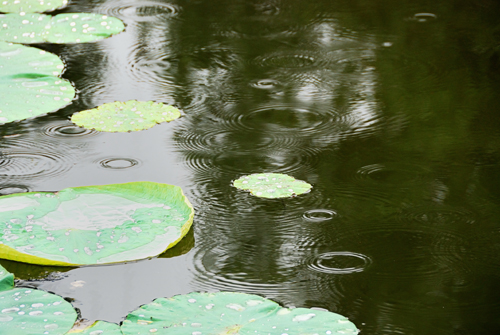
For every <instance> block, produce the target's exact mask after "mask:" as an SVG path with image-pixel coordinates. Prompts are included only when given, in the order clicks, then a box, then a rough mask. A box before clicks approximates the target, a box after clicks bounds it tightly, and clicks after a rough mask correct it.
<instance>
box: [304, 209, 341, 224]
mask: <svg viewBox="0 0 500 335" xmlns="http://www.w3.org/2000/svg"><path fill="white" fill-rule="evenodd" d="M336 216H338V214H337V213H336V212H335V211H333V210H330V209H311V210H308V211H306V212H305V213H304V215H303V217H304V219H306V220H307V221H311V222H323V221H330V220H332V219H333V218H335V217H336Z"/></svg>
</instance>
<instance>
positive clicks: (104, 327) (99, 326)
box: [68, 321, 123, 335]
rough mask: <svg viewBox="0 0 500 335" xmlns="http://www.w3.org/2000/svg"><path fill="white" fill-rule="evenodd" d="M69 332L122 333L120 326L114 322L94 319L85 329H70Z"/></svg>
mask: <svg viewBox="0 0 500 335" xmlns="http://www.w3.org/2000/svg"><path fill="white" fill-rule="evenodd" d="M69 334H75V335H123V334H122V331H121V330H120V326H119V325H117V324H116V323H110V322H106V321H96V322H94V323H93V324H92V325H91V326H90V327H87V328H85V329H78V330H71V331H69V332H68V335H69Z"/></svg>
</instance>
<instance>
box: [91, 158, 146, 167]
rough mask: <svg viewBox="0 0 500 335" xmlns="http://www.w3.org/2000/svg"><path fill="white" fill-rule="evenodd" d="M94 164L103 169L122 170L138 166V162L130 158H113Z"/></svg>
mask: <svg viewBox="0 0 500 335" xmlns="http://www.w3.org/2000/svg"><path fill="white" fill-rule="evenodd" d="M96 163H98V164H99V165H100V166H101V167H103V168H105V169H115V170H122V169H128V168H131V167H134V166H136V165H138V164H139V161H137V160H135V159H132V158H120V157H114V158H105V159H101V160H99V161H97V162H96Z"/></svg>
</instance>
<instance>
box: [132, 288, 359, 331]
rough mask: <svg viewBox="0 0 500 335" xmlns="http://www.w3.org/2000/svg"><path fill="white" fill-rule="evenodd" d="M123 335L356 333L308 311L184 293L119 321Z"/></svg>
mask: <svg viewBox="0 0 500 335" xmlns="http://www.w3.org/2000/svg"><path fill="white" fill-rule="evenodd" d="M122 332H123V334H124V335H138V334H144V335H145V334H148V335H149V334H152V333H153V334H164V335H169V334H172V335H174V334H175V335H176V334H193V335H201V334H221V335H222V334H227V335H229V334H240V335H255V334H357V333H358V329H357V328H356V326H355V325H354V324H353V323H352V322H350V321H349V320H348V319H347V318H346V317H344V316H342V315H339V314H335V313H331V312H327V311H319V310H311V309H307V308H296V309H288V308H282V307H280V306H279V305H278V304H277V303H275V302H273V301H271V300H268V299H264V298H262V297H260V296H257V295H252V294H245V293H233V292H218V293H197V292H194V293H189V294H186V295H177V296H174V297H172V298H169V299H166V298H158V299H156V300H155V301H153V302H152V303H149V304H147V305H143V306H141V307H140V308H139V309H137V310H135V311H133V312H132V313H130V314H129V315H128V316H127V319H126V320H125V321H123V324H122Z"/></svg>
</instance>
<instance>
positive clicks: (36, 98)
mask: <svg viewBox="0 0 500 335" xmlns="http://www.w3.org/2000/svg"><path fill="white" fill-rule="evenodd" d="M63 69H64V63H63V62H62V61H61V60H60V59H59V57H57V56H56V55H54V54H51V53H49V52H46V51H44V50H40V49H37V48H30V47H27V46H24V45H19V44H12V43H5V42H0V123H6V122H11V121H18V120H24V119H27V118H30V117H34V116H38V115H43V114H46V113H49V112H52V111H56V110H58V109H60V108H61V107H63V106H65V105H67V104H69V103H70V102H71V100H73V98H74V96H75V89H74V88H73V86H72V85H71V83H70V82H69V81H67V80H65V79H61V78H59V77H58V76H59V75H60V74H61V72H62V71H63Z"/></svg>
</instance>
